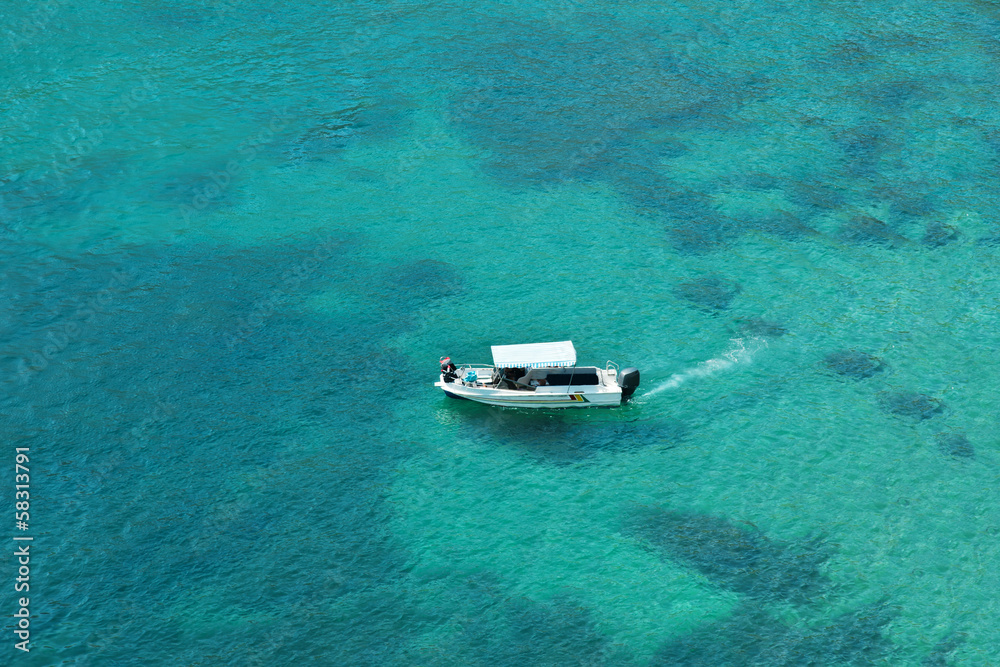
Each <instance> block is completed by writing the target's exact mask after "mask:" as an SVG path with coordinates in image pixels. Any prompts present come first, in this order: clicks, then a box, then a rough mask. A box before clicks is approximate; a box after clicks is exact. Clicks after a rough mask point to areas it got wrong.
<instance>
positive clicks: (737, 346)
mask: <svg viewBox="0 0 1000 667" xmlns="http://www.w3.org/2000/svg"><path fill="white" fill-rule="evenodd" d="M729 342H730V343H732V345H730V347H729V349H728V350H726V351H725V352H723V353H722V355H721V356H718V357H716V358H714V359H709V360H708V361H703V362H701V363H700V364H698V365H697V366H695V367H694V368H689V369H687V370H685V371H681V372H680V373H674V374H673V375H671V376H670V377H669V378H667V379H666V380H665V381H663V382H661V383H660V384H658V385H656V386H655V387H653V388H652V389H650V390H649V391H647V392H646V393H645V394H644V395H643V397H644V398H645V397H646V396H655V395H656V394H659V393H660V392H661V391H666V390H668V389H676V388H677V387H679V386H681V385H682V384H684V383H685V382H687V381H688V380H690V379H692V378H703V377H708V376H709V375H715V374H716V373H718V372H720V371H725V370H729V369H730V368H732V367H733V366H736V365H737V364H746V363H750V362H751V361H752V360H753V356H754V355H755V354H757V352H759V351H760V350H761V349H762V348H765V347H767V341H766V340H764V339H763V338H758V337H756V336H754V337H752V338H733V339H732V340H731V341H729Z"/></svg>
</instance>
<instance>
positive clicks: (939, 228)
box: [922, 222, 961, 248]
mask: <svg viewBox="0 0 1000 667" xmlns="http://www.w3.org/2000/svg"><path fill="white" fill-rule="evenodd" d="M960 236H961V233H960V232H959V231H958V230H957V229H955V228H954V227H952V226H951V225H946V224H944V223H941V222H931V223H928V224H927V229H926V230H925V231H924V238H923V239H922V241H923V244H924V245H926V246H930V247H931V248H940V247H941V246H943V245H948V244H949V243H952V242H954V241H957V240H958V239H959V237H960Z"/></svg>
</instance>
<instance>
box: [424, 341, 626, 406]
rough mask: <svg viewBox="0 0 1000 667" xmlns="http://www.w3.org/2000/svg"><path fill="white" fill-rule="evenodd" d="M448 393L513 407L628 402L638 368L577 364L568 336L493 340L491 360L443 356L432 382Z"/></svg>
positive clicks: (480, 401)
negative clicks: (462, 360) (543, 340)
mask: <svg viewBox="0 0 1000 667" xmlns="http://www.w3.org/2000/svg"><path fill="white" fill-rule="evenodd" d="M434 386H435V387H440V388H441V390H442V391H444V393H445V394H446V395H447V396H450V397H451V398H465V399H468V400H470V401H478V402H479V403H486V404H487V405H499V406H504V407H513V408H590V407H595V406H614V405H620V404H621V403H623V402H624V401H627V400H628V399H629V397H630V396H632V393H633V392H634V391H635V389H636V387H638V386H639V370H638V369H636V368H626V369H625V370H619V368H618V364H616V363H614V362H612V361H609V362H608V363H607V364H605V366H604V368H598V367H597V366H577V365H576V349H574V347H573V343H572V342H571V341H568V340H564V341H559V342H555V343H532V344H529V345H494V346H493V365H492V366H487V365H483V364H463V365H461V366H456V365H455V364H453V363H452V362H451V358H450V357H442V358H441V379H440V380H438V381H437V382H435V383H434Z"/></svg>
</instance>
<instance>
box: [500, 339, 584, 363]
mask: <svg viewBox="0 0 1000 667" xmlns="http://www.w3.org/2000/svg"><path fill="white" fill-rule="evenodd" d="M493 365H494V366H496V367H497V368H544V367H548V366H575V365H576V349H575V348H574V347H573V341H569V340H563V341H559V342H556V343H529V344H527V345H494V346H493Z"/></svg>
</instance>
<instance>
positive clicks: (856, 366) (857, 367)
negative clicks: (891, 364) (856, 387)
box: [823, 350, 885, 380]
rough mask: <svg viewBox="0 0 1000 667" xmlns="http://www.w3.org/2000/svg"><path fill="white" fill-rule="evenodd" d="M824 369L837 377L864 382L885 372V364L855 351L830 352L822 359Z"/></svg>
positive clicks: (874, 357) (871, 356) (873, 357)
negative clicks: (837, 375) (841, 376)
mask: <svg viewBox="0 0 1000 667" xmlns="http://www.w3.org/2000/svg"><path fill="white" fill-rule="evenodd" d="M823 362H824V363H825V364H826V367H827V368H829V369H830V370H831V371H833V372H834V373H837V374H839V375H847V376H849V377H853V378H857V379H859V380H864V379H865V378H870V377H871V376H873V375H875V374H876V373H881V372H883V371H884V370H885V362H883V361H882V360H881V359H879V358H878V357H876V356H873V355H870V354H868V353H866V352H858V351H857V350H839V351H837V352H831V353H830V354H828V355H826V358H824V359H823Z"/></svg>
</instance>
